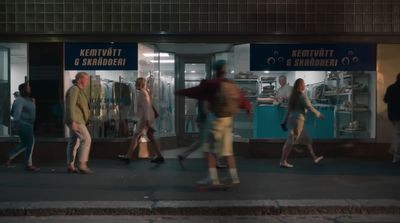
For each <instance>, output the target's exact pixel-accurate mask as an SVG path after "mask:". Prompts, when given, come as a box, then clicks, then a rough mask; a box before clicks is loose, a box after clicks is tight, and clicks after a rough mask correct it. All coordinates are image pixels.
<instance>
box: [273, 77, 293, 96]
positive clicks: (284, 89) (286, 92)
mask: <svg viewBox="0 0 400 223" xmlns="http://www.w3.org/2000/svg"><path fill="white" fill-rule="evenodd" d="M278 81H279V84H280V85H281V87H280V88H279V89H278V91H277V92H276V100H277V101H278V102H283V101H288V100H289V97H290V94H291V92H292V87H291V86H289V84H288V83H287V80H286V76H284V75H281V76H279V80H278Z"/></svg>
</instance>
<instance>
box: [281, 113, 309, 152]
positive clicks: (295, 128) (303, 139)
mask: <svg viewBox="0 0 400 223" xmlns="http://www.w3.org/2000/svg"><path fill="white" fill-rule="evenodd" d="M288 126H289V133H288V138H287V140H286V144H288V145H293V146H298V145H303V146H307V145H311V143H312V140H311V138H310V137H309V136H308V134H307V131H306V129H305V128H304V120H303V119H301V118H289V121H288Z"/></svg>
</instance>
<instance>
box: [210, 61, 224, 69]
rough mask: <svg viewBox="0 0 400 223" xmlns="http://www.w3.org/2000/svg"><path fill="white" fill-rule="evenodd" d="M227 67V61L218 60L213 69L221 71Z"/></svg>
mask: <svg viewBox="0 0 400 223" xmlns="http://www.w3.org/2000/svg"><path fill="white" fill-rule="evenodd" d="M225 65H226V61H225V60H217V61H215V63H214V66H213V68H214V70H220V69H221V68H222V67H223V66H225Z"/></svg>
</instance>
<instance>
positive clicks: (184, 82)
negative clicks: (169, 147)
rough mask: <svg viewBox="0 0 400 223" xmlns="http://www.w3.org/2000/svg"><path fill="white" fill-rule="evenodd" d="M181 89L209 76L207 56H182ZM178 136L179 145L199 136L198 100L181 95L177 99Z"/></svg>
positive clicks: (180, 62)
mask: <svg viewBox="0 0 400 223" xmlns="http://www.w3.org/2000/svg"><path fill="white" fill-rule="evenodd" d="M178 67H179V68H178V72H179V75H178V77H179V78H178V81H179V85H178V86H179V89H182V88H190V87H194V86H197V85H199V84H200V81H201V80H202V79H207V78H208V77H209V75H210V74H209V73H210V72H209V70H210V65H209V60H208V59H207V58H197V59H188V58H181V59H180V60H179V64H178ZM177 109H178V110H179V111H178V112H177V130H178V131H177V136H178V138H180V139H184V140H178V146H187V145H188V144H190V143H191V142H193V141H194V140H196V137H198V133H199V129H198V126H197V123H196V118H197V113H198V111H197V100H196V99H191V98H187V97H179V98H178V100H177Z"/></svg>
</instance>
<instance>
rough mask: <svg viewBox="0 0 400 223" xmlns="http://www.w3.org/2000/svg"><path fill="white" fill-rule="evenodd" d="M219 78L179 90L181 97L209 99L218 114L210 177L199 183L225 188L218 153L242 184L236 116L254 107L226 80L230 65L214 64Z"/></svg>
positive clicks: (234, 180)
mask: <svg viewBox="0 0 400 223" xmlns="http://www.w3.org/2000/svg"><path fill="white" fill-rule="evenodd" d="M214 71H215V78H214V79H212V80H208V81H205V82H204V83H203V84H201V85H199V86H197V87H193V88H188V89H183V90H180V91H178V94H180V95H184V96H188V97H192V98H196V99H199V100H206V101H207V102H208V103H209V110H210V112H212V113H214V115H215V119H214V121H213V122H212V127H211V131H210V135H209V137H210V147H208V148H204V152H205V156H206V160H207V166H208V174H209V176H208V177H207V178H206V179H204V180H201V181H199V182H198V183H199V184H211V185H212V186H218V185H221V182H220V180H219V177H218V172H217V168H216V166H217V162H216V156H215V153H217V154H218V155H219V156H223V157H225V158H226V160H227V164H228V168H229V174H230V177H231V182H230V183H232V184H239V183H240V180H239V176H238V173H237V169H236V162H235V158H234V154H233V134H232V131H233V116H234V115H235V113H237V112H238V111H239V110H240V109H241V108H242V109H245V110H246V111H247V114H248V115H249V114H250V112H251V109H252V107H251V104H250V102H249V101H248V100H247V99H246V98H245V97H244V94H243V93H242V92H241V91H240V88H239V87H238V86H237V85H236V84H234V83H233V82H232V81H230V80H228V79H226V77H225V75H226V62H225V61H224V60H218V61H216V63H215V64H214Z"/></svg>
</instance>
